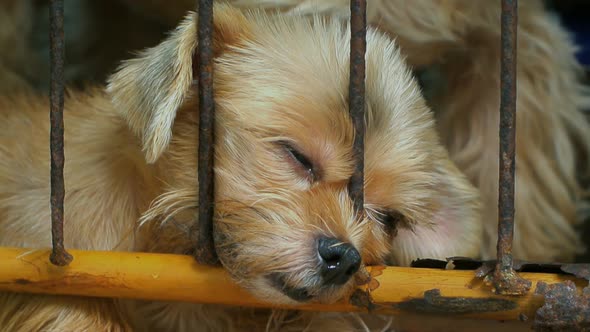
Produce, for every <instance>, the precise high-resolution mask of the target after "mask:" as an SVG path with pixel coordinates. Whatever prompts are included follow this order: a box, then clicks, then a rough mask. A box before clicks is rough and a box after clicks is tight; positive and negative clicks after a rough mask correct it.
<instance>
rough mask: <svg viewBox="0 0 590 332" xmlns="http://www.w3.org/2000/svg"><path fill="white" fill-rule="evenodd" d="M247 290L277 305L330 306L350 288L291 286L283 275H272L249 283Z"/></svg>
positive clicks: (349, 286)
mask: <svg viewBox="0 0 590 332" xmlns="http://www.w3.org/2000/svg"><path fill="white" fill-rule="evenodd" d="M249 284H250V287H248V288H249V290H250V292H251V293H252V294H253V295H254V296H256V297H257V298H259V299H261V300H263V301H267V302H270V303H273V304H278V305H294V306H296V305H301V304H307V303H323V304H330V303H334V302H337V301H339V300H341V299H342V298H343V297H344V296H345V295H346V294H347V293H348V292H350V290H351V288H352V286H351V284H352V283H351V282H349V283H347V284H345V285H342V286H321V285H317V286H314V285H312V286H304V287H301V286H293V285H289V284H288V283H287V282H286V275H285V274H283V273H272V274H270V275H266V276H264V277H258V278H256V279H255V280H254V281H252V282H250V283H249Z"/></svg>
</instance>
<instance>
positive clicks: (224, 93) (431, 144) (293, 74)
mask: <svg viewBox="0 0 590 332" xmlns="http://www.w3.org/2000/svg"><path fill="white" fill-rule="evenodd" d="M214 13H215V15H214V22H215V23H214V24H215V28H214V48H215V49H214V52H215V56H216V58H215V67H214V68H215V70H214V82H215V84H214V89H215V98H216V100H215V101H216V145H215V148H216V150H215V197H216V203H215V204H216V206H215V207H216V215H215V221H214V232H215V245H216V249H217V253H218V256H219V258H220V260H221V261H222V263H223V265H224V267H225V268H226V269H227V270H228V271H229V272H230V273H231V275H232V276H233V277H234V278H235V279H236V280H237V281H238V282H240V283H241V284H242V285H243V286H245V287H247V288H249V289H250V290H251V291H252V292H253V293H254V294H255V295H258V296H259V297H261V298H265V299H270V300H272V301H275V302H293V301H299V302H301V301H308V300H314V301H323V302H330V301H334V300H336V299H338V298H340V297H342V296H343V295H344V294H345V293H346V292H347V291H350V290H351V288H352V287H353V286H354V284H355V280H356V281H358V279H359V278H357V277H358V276H359V275H362V273H361V272H362V271H363V267H364V266H365V265H369V264H383V263H385V262H391V263H395V264H400V265H407V264H409V263H410V262H411V260H412V259H415V258H418V257H432V258H445V257H446V256H450V255H467V256H469V255H470V256H474V255H477V252H478V246H479V239H480V237H481V225H480V223H479V218H478V197H477V193H476V191H475V189H474V188H473V187H472V186H471V185H470V184H469V183H468V182H467V180H466V179H465V178H464V177H463V176H462V175H461V174H460V173H459V171H458V170H457V169H456V168H455V167H454V166H453V164H452V163H451V161H450V160H449V157H448V156H447V153H446V152H445V150H444V149H443V147H442V146H441V144H440V143H439V140H438V137H437V134H436V132H435V129H434V122H433V121H434V120H433V117H432V115H431V113H430V111H429V109H428V108H427V106H426V105H425V103H424V101H423V99H422V97H421V95H420V91H419V88H418V86H417V84H416V82H415V81H414V80H413V79H412V77H411V74H410V72H409V70H408V69H407V68H406V66H405V65H404V63H403V60H402V58H401V57H400V55H399V52H398V50H397V49H396V47H395V45H394V43H393V42H392V41H391V40H390V39H388V38H387V37H385V36H384V35H382V34H380V33H378V32H376V31H374V30H369V31H368V33H367V57H366V59H367V80H366V82H367V83H366V91H367V117H366V126H367V133H366V147H365V207H366V215H365V216H364V217H359V216H358V214H357V213H355V211H354V209H353V205H352V202H351V200H350V198H349V194H348V192H347V184H348V182H349V178H350V176H351V174H352V172H353V164H354V163H353V160H352V142H353V138H354V134H355V133H354V131H353V127H352V123H351V120H350V118H349V113H348V81H349V38H350V33H349V28H348V27H347V25H346V23H345V22H339V21H336V20H334V21H331V20H328V19H325V18H320V17H311V18H304V17H297V16H290V17H285V16H278V15H277V16H273V15H269V14H264V13H262V12H241V11H239V10H236V9H234V8H231V7H228V6H225V5H216V7H214ZM195 49H196V23H195V17H194V15H190V16H189V17H188V18H187V19H186V20H185V21H184V22H183V23H182V24H181V25H180V27H179V28H178V29H177V30H175V31H174V32H173V33H172V34H171V36H170V37H169V38H168V39H167V40H166V41H164V42H163V43H161V44H160V45H158V46H156V47H155V48H153V49H150V50H147V51H146V52H144V53H143V54H142V55H141V56H139V57H138V58H137V59H134V60H131V61H128V62H126V63H125V64H124V65H123V66H122V68H121V69H120V70H119V71H118V72H117V73H116V74H115V75H113V76H112V77H111V80H110V84H109V88H108V90H109V92H110V93H111V95H112V97H113V102H114V105H115V107H117V109H118V110H119V111H120V112H121V114H122V115H123V116H124V117H125V118H126V120H127V122H128V124H129V127H130V128H131V129H132V130H133V131H134V132H135V134H136V135H137V136H138V138H139V140H140V142H141V146H142V148H143V152H144V155H145V157H146V160H147V162H148V163H156V165H159V167H160V169H161V170H162V171H161V173H160V174H161V176H162V177H163V178H164V180H165V182H166V190H165V192H164V193H163V194H162V196H160V198H159V199H158V200H157V201H156V203H155V205H154V207H153V208H152V209H151V210H150V211H148V213H147V215H148V216H149V218H147V219H153V218H154V217H155V216H156V215H166V216H167V217H169V218H168V219H167V220H169V221H170V220H172V219H174V220H172V221H171V222H176V223H181V222H180V221H179V220H184V224H185V225H186V224H187V223H190V222H194V219H195V217H194V216H195V209H196V205H197V196H198V195H197V188H198V186H197V185H196V174H197V167H196V163H197V158H196V155H197V132H198V124H197V122H198V115H197V109H198V105H197V100H196V99H197V98H196V96H197V93H196V86H195V85H194V84H193V83H192V82H193V75H192V67H193V63H192V61H193V54H194V51H195ZM155 211H157V212H155ZM181 211H184V214H183V212H181ZM181 215H182V216H181ZM172 217H173V218H172Z"/></svg>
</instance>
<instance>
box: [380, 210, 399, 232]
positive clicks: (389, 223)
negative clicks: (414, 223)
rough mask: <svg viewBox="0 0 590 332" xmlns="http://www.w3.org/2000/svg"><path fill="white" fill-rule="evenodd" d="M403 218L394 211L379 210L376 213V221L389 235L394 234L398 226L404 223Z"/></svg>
mask: <svg viewBox="0 0 590 332" xmlns="http://www.w3.org/2000/svg"><path fill="white" fill-rule="evenodd" d="M404 218H405V217H404V215H403V214H401V213H400V212H398V211H396V210H381V211H378V212H377V221H378V222H379V223H381V224H382V225H383V226H385V228H387V231H388V232H391V233H394V232H395V231H396V230H397V227H398V226H399V224H400V223H402V222H404Z"/></svg>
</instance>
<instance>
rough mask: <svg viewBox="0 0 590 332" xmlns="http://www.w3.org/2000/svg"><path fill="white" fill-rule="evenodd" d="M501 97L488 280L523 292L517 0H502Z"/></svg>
mask: <svg viewBox="0 0 590 332" xmlns="http://www.w3.org/2000/svg"><path fill="white" fill-rule="evenodd" d="M501 21H502V27H501V46H502V54H501V69H500V70H501V83H500V84H501V88H500V89H501V97H500V169H499V172H500V179H499V193H498V245H497V250H498V260H497V264H496V268H495V271H494V278H493V280H492V283H493V287H494V290H495V292H496V293H498V294H506V295H518V294H524V293H526V292H527V291H528V290H529V289H530V287H531V283H530V281H527V280H524V279H522V278H520V277H519V276H518V275H517V274H516V272H515V271H514V269H513V262H512V240H513V237H514V177H515V147H516V143H515V137H516V59H517V56H516V49H517V47H516V45H517V26H518V0H502V17H501Z"/></svg>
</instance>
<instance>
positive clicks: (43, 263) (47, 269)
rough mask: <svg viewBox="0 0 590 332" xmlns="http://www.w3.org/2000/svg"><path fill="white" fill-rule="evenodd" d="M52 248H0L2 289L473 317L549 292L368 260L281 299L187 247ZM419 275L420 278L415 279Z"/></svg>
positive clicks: (531, 305)
mask: <svg viewBox="0 0 590 332" xmlns="http://www.w3.org/2000/svg"><path fill="white" fill-rule="evenodd" d="M49 252H50V250H49V249H27V248H0V291H12V292H26V293H33V294H53V295H74V296H90V297H103V298H126V299H142V300H155V301H156V300H157V301H181V302H192V303H208V304H223V305H235V306H245V307H260V308H285V309H298V310H309V311H328V312H371V313H376V314H386V315H397V314H403V313H419V314H444V315H450V316H452V317H471V318H475V319H494V320H512V321H514V320H519V319H522V317H523V315H525V316H527V317H531V318H532V317H534V316H535V312H536V311H537V310H538V309H539V308H540V307H541V306H542V305H543V303H544V298H543V297H542V296H536V295H535V294H532V293H528V294H525V295H523V296H507V295H494V294H493V293H491V290H490V286H488V285H487V284H486V283H484V282H482V280H481V279H479V278H475V277H474V275H473V270H444V269H429V268H409V267H393V266H391V267H390V266H387V267H385V266H369V267H367V270H368V272H369V274H370V275H371V277H372V279H371V281H370V282H369V283H367V284H365V285H360V286H359V287H358V289H357V290H356V291H355V292H354V293H352V296H350V297H345V298H344V299H343V300H342V301H340V302H337V303H334V304H301V305H296V306H288V305H277V304H274V303H268V302H264V301H261V300H258V299H256V298H255V297H254V296H252V295H251V294H250V293H249V292H248V291H247V290H246V289H243V288H241V287H240V286H239V285H237V284H236V283H234V282H232V280H231V277H230V276H229V274H228V273H227V272H226V271H225V270H224V269H223V268H220V267H216V266H206V265H201V264H195V262H194V258H192V257H191V256H187V255H175V254H156V253H135V252H112V251H109V252H101V251H83V250H71V252H72V253H73V254H74V256H76V259H75V260H74V261H73V262H72V263H71V264H70V266H68V267H67V268H62V267H56V266H52V265H51V264H49V263H48V262H47V256H48V255H49ZM522 274H523V275H524V276H526V277H527V278H530V279H531V280H532V281H533V282H534V285H535V286H537V285H538V284H539V283H541V282H544V283H547V284H554V283H557V282H563V281H566V280H571V281H572V282H574V283H575V285H576V287H577V290H576V292H577V293H578V294H581V293H582V288H583V287H584V286H586V285H587V284H588V282H587V281H586V280H584V279H581V278H576V277H574V276H571V275H565V274H553V273H531V272H522ZM417 281H419V282H417Z"/></svg>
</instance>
